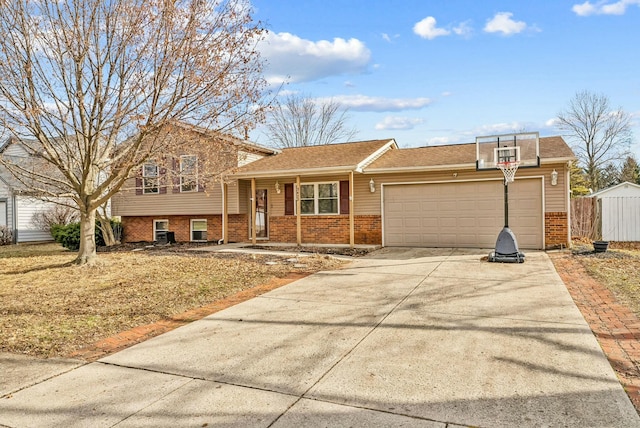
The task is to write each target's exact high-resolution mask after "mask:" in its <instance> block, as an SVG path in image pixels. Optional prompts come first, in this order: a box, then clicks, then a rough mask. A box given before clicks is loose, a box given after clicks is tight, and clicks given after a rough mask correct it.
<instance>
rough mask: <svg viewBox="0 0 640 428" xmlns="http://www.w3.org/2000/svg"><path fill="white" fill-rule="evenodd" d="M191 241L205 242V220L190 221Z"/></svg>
mask: <svg viewBox="0 0 640 428" xmlns="http://www.w3.org/2000/svg"><path fill="white" fill-rule="evenodd" d="M191 240H192V241H206V240H207V220H191Z"/></svg>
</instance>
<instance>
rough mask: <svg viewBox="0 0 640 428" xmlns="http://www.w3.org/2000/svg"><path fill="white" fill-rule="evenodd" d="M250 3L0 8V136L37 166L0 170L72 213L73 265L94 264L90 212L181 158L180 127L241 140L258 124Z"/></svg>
mask: <svg viewBox="0 0 640 428" xmlns="http://www.w3.org/2000/svg"><path fill="white" fill-rule="evenodd" d="M251 12H252V10H251V5H250V3H249V0H176V1H164V0H111V1H104V0H74V1H57V0H21V1H13V2H2V3H0V33H2V37H0V126H2V127H4V128H5V129H6V130H8V132H9V134H10V135H11V136H13V137H16V138H17V139H19V141H20V144H22V146H23V147H24V148H25V150H26V151H27V152H28V154H29V155H30V156H29V157H30V158H31V159H37V162H31V163H29V162H27V161H25V159H19V160H17V159H15V158H10V157H4V158H3V159H2V160H0V162H2V164H3V165H4V166H5V167H6V168H7V169H8V170H9V171H10V172H11V173H12V174H13V175H14V176H15V177H16V179H18V180H19V181H20V182H21V183H22V185H23V186H24V187H25V188H26V189H28V190H29V192H30V193H32V194H37V195H39V196H40V197H42V198H50V199H51V200H52V201H57V200H59V199H58V198H67V199H64V200H68V199H71V200H72V201H73V204H72V205H74V206H75V207H76V208H77V209H78V210H79V212H80V220H81V224H82V226H81V234H82V235H81V244H80V250H79V253H78V257H77V263H79V264H84V263H90V262H93V261H94V260H95V257H96V248H95V237H94V230H95V222H96V210H97V209H98V207H99V206H101V205H103V204H104V203H105V202H106V201H107V200H108V199H109V198H110V197H111V196H112V195H114V194H115V193H116V192H117V191H118V190H119V189H120V188H121V187H122V186H123V184H124V183H125V182H126V181H127V179H128V178H130V177H132V176H134V175H135V174H137V173H139V171H140V166H141V165H142V164H144V163H145V162H147V161H148V160H149V159H154V158H155V159H157V158H159V157H162V158H163V159H164V158H166V157H170V156H171V155H172V154H174V153H179V152H181V151H182V148H181V145H182V144H189V143H191V142H189V141H187V143H185V142H183V141H182V140H180V139H176V138H165V137H166V133H163V132H160V130H162V129H164V127H166V126H167V125H168V124H174V123H178V122H187V123H189V124H192V125H198V126H201V127H205V128H208V129H213V130H219V131H225V132H229V133H234V132H237V133H241V132H243V131H246V129H251V128H253V127H254V126H255V122H256V120H262V117H261V115H262V114H263V107H261V104H262V103H261V99H262V96H263V91H264V88H265V81H264V79H263V77H262V74H261V73H262V66H263V61H262V60H261V58H260V55H259V53H258V51H257V50H256V44H257V43H258V42H259V41H260V40H261V39H262V37H263V34H264V33H263V29H262V28H261V26H260V23H256V22H254V21H253V20H252V17H251Z"/></svg>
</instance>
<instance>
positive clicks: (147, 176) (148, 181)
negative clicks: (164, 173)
mask: <svg viewBox="0 0 640 428" xmlns="http://www.w3.org/2000/svg"><path fill="white" fill-rule="evenodd" d="M142 193H144V194H156V193H160V187H159V185H158V165H157V164H156V163H154V162H149V163H145V164H144V165H143V166H142Z"/></svg>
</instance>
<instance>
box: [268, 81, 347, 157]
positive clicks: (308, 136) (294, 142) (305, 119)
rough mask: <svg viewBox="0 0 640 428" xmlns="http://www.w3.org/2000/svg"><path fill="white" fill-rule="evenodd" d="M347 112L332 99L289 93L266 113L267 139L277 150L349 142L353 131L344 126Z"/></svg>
mask: <svg viewBox="0 0 640 428" xmlns="http://www.w3.org/2000/svg"><path fill="white" fill-rule="evenodd" d="M347 113H348V111H347V109H345V108H343V107H341V105H340V103H338V102H336V101H334V100H329V101H324V102H320V101H316V100H314V99H312V98H311V97H309V96H306V95H299V94H289V95H287V96H286V97H285V99H284V101H282V102H280V103H277V104H276V105H275V106H274V107H273V108H272V110H271V112H270V114H269V118H268V122H267V129H268V131H269V140H270V141H271V144H273V145H274V146H276V147H280V148H286V147H303V146H317V145H322V144H332V143H343V142H346V141H349V140H350V139H352V138H353V137H354V136H355V135H356V134H357V131H356V130H355V128H350V127H349V126H348V125H347V120H348V119H349V117H348V114H347Z"/></svg>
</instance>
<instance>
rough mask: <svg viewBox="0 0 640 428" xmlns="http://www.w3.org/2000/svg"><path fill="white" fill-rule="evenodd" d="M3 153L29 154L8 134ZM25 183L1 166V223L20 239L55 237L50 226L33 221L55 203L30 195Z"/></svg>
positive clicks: (38, 239) (14, 154)
mask: <svg viewBox="0 0 640 428" xmlns="http://www.w3.org/2000/svg"><path fill="white" fill-rule="evenodd" d="M0 156H14V157H27V156H28V154H27V152H26V151H25V150H24V148H23V147H22V146H21V145H20V141H19V140H17V139H15V138H8V139H7V140H5V141H4V142H3V143H2V145H1V146H0ZM22 187H23V186H22V185H21V184H20V183H19V182H18V181H17V180H16V179H15V178H14V177H13V176H12V175H11V174H10V173H9V172H8V171H6V170H4V169H3V168H2V166H0V226H5V227H7V228H8V229H9V230H11V231H12V233H13V240H14V242H16V243H21V242H41V241H53V238H52V237H51V233H50V232H49V231H48V230H44V229H40V228H39V227H38V226H36V225H35V224H34V223H33V215H34V214H36V213H37V212H42V211H46V210H49V209H51V208H52V207H54V206H55V204H53V203H51V202H45V201H43V200H41V199H38V198H36V197H33V196H29V195H28V194H27V193H26V192H24V189H23V188H22Z"/></svg>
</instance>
